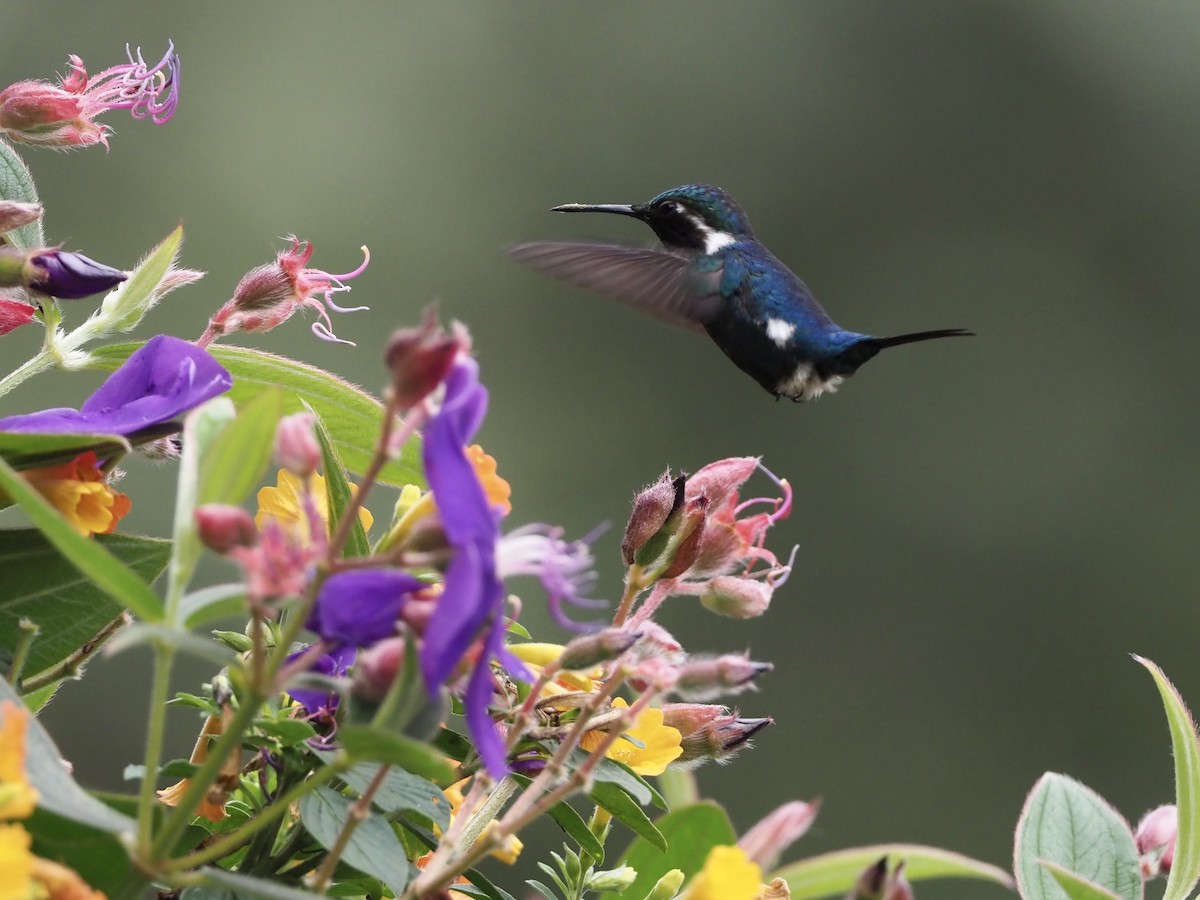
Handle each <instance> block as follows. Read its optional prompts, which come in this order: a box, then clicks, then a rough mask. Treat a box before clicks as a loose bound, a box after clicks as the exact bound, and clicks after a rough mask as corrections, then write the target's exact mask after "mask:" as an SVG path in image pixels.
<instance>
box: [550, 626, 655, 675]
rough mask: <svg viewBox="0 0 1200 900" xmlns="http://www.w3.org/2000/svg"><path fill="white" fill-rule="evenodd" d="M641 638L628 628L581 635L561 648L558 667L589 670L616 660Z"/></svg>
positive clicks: (608, 629) (638, 633)
mask: <svg viewBox="0 0 1200 900" xmlns="http://www.w3.org/2000/svg"><path fill="white" fill-rule="evenodd" d="M641 636H642V633H641V632H640V631H633V630H631V629H628V628H605V629H603V630H601V631H596V632H593V633H592V634H585V635H581V636H580V637H577V638H575V639H574V640H572V641H571V642H570V643H569V644H567V646H566V647H564V648H563V652H562V656H561V657H560V658H559V665H560V666H562V668H564V669H568V670H579V669H590V668H592V667H593V666H597V665H599V664H600V663H604V662H608V661H609V660H613V659H616V658H617V657H618V656H620V655H621V654H623V653H624V652H625V651H626V650H628V649H629V648H630V647H632V646H633V645H634V644H635V643H636V642H637V640H638V639H639V638H640V637H641Z"/></svg>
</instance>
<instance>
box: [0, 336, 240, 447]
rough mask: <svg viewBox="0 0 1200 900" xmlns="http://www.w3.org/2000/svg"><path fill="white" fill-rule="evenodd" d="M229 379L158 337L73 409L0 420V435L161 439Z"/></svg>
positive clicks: (201, 353) (195, 351)
mask: <svg viewBox="0 0 1200 900" xmlns="http://www.w3.org/2000/svg"><path fill="white" fill-rule="evenodd" d="M232 386H233V379H232V378H231V377H230V375H229V373H228V372H227V371H225V369H224V368H222V367H221V365H220V364H219V363H218V362H217V361H216V360H215V359H213V358H212V357H211V356H210V355H209V354H208V353H207V351H205V350H202V349H200V348H199V347H196V346H195V345H193V344H189V343H188V342H187V341H182V340H180V339H179V338H174V337H169V336H167V335H159V336H158V337H153V338H151V339H150V340H149V341H147V342H146V345H145V346H144V347H142V348H141V349H140V350H138V351H137V352H136V353H134V354H133V355H132V356H130V357H129V359H127V360H125V362H124V364H123V365H122V366H121V368H119V369H117V371H115V372H113V374H112V375H110V376H109V377H108V380H107V381H105V382H104V384H102V385H100V387H99V389H98V390H97V391H96V392H95V393H94V394H92V396H90V397H88V399H87V400H85V401H84V403H83V406H81V407H80V408H79V409H78V410H74V409H66V408H58V409H45V410H42V411H41V412H35V413H26V414H25V415H21V416H8V417H6V418H0V431H19V432H32V433H41V434H55V433H66V434H117V435H121V436H123V437H128V438H136V437H137V436H139V435H144V434H147V433H150V434H152V435H153V436H155V437H158V436H161V435H162V433H163V427H160V426H164V427H169V429H170V430H176V429H177V428H178V425H177V422H178V420H179V419H180V418H182V417H183V415H184V413H186V412H188V410H190V409H192V408H194V407H196V406H199V405H200V404H201V403H203V402H204V401H206V400H210V399H212V398H213V397H216V396H218V395H220V394H223V393H225V391H227V390H229V388H230V387H232Z"/></svg>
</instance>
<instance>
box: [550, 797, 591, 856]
mask: <svg viewBox="0 0 1200 900" xmlns="http://www.w3.org/2000/svg"><path fill="white" fill-rule="evenodd" d="M548 815H549V816H550V818H551V819H553V820H554V821H555V822H556V823H557V824H558V827H559V828H561V829H562V830H563V831H565V832H566V833H567V835H568V836H569V837H570V838H571V839H572V840H573V841H575V843H577V844H578V845H579V849H580V850H582V851H583V852H584V853H587V854H588V855H589V856H591V857H592V859H593V860H595V862H596V865H600V864H601V863H603V862H604V845H603V844H602V843H600V839H599V838H597V837H596V835H594V834H592V830H591V829H590V828H588V825H587V822H585V821H584V820H583V816H581V815H579V813H578V812H576V811H575V808H574V807H573V806H571V805H570V804H569V803H565V802H564V803H556V804H554V805H553V806H552V807H550V811H549V813H548Z"/></svg>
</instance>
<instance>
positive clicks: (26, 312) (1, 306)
mask: <svg viewBox="0 0 1200 900" xmlns="http://www.w3.org/2000/svg"><path fill="white" fill-rule="evenodd" d="M36 312H37V310H36V309H34V307H32V306H30V305H29V304H28V303H22V302H21V301H20V300H9V299H7V298H5V297H0V335H3V334H8V333H9V332H10V331H12V330H14V329H16V328H20V327H21V326H22V325H28V324H29V323H30V322H32V321H33V315H34V313H36Z"/></svg>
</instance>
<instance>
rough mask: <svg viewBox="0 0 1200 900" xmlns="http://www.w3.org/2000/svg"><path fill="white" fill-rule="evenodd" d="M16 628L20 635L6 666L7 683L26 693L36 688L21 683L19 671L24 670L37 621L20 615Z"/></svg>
mask: <svg viewBox="0 0 1200 900" xmlns="http://www.w3.org/2000/svg"><path fill="white" fill-rule="evenodd" d="M17 628H18V629H19V630H20V632H21V635H20V637H18V638H17V646H16V649H15V650H13V657H12V663H10V664H9V667H8V683H9V684H11V685H12V686H13V687H15V688H16V689H17V690H18V691H20V692H21V693H22V694H28V693H30V692H31V691H35V690H37V688H27V687H25V685H24V684H22V683H21V673H22V672H23V671H25V661H26V660H27V659H29V649H30V648H31V647H32V646H33V642H34V641H35V640H36V639H37V636H38V631H39V630H40V629H39V628H38V627H37V623H35V622H33V621H30V620H29V619H26V618H25V617H24V616H22V617H21V621H20V622H18V623H17Z"/></svg>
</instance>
